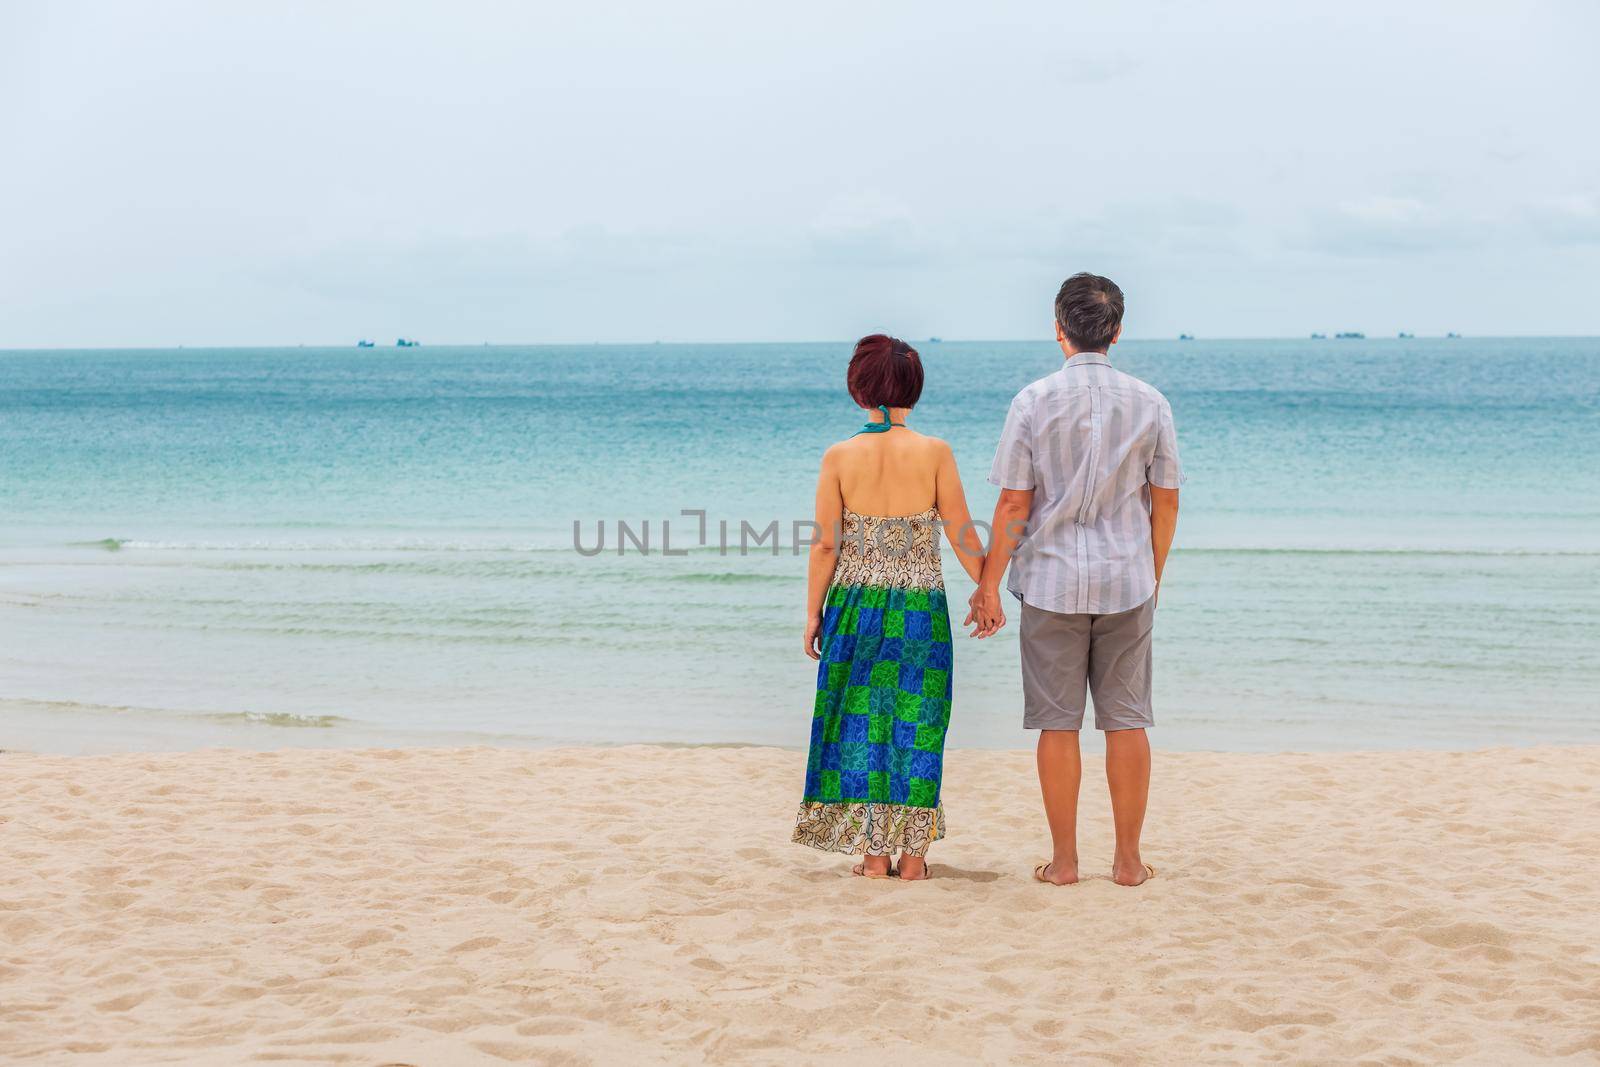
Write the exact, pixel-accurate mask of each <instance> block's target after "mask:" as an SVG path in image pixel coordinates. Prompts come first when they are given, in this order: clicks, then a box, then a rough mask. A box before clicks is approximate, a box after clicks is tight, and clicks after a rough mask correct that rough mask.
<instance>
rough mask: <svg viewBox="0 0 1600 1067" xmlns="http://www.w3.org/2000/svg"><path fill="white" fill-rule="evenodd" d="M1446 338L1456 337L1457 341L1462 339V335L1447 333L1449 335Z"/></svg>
mask: <svg viewBox="0 0 1600 1067" xmlns="http://www.w3.org/2000/svg"><path fill="white" fill-rule="evenodd" d="M1445 336H1446V337H1454V338H1457V339H1459V338H1460V337H1461V335H1460V334H1459V333H1447V334H1445Z"/></svg>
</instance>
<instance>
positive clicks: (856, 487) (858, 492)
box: [829, 426, 950, 516]
mask: <svg viewBox="0 0 1600 1067" xmlns="http://www.w3.org/2000/svg"><path fill="white" fill-rule="evenodd" d="M829 452H830V453H832V457H833V458H834V459H835V460H836V461H837V463H838V467H837V471H838V478H839V492H840V495H841V496H842V497H843V499H844V506H845V507H847V508H849V509H850V510H851V511H853V512H855V513H856V514H857V515H886V516H893V515H920V514H922V513H923V512H924V511H927V510H928V509H929V508H931V507H934V506H935V505H936V504H937V503H938V477H939V467H940V464H942V463H943V462H944V461H945V457H947V456H948V455H949V453H950V449H949V448H948V446H946V445H945V443H944V442H943V441H941V440H939V439H938V438H936V437H925V436H923V435H922V434H920V433H917V432H916V431H915V430H909V429H906V428H905V427H902V426H897V427H895V428H894V429H892V430H890V431H888V432H887V433H874V434H861V435H860V436H857V437H852V438H849V439H848V440H845V441H841V442H839V443H838V444H836V445H834V446H833V448H831V449H829Z"/></svg>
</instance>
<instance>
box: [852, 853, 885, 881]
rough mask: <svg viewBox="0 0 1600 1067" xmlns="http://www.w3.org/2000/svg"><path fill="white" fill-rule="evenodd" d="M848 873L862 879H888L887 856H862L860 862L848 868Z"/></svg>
mask: <svg viewBox="0 0 1600 1067" xmlns="http://www.w3.org/2000/svg"><path fill="white" fill-rule="evenodd" d="M850 873H851V874H854V875H858V876H860V877H863V878H887V877H889V857H888V856H863V857H862V859H861V862H860V863H858V864H856V865H855V866H854V867H851V868H850Z"/></svg>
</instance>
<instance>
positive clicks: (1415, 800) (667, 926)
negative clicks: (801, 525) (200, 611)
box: [0, 747, 1600, 1064]
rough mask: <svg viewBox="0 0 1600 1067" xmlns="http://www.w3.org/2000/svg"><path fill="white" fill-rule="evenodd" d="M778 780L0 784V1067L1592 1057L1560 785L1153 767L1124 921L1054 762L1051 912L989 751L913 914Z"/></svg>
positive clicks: (1584, 898) (74, 779) (895, 889)
mask: <svg viewBox="0 0 1600 1067" xmlns="http://www.w3.org/2000/svg"><path fill="white" fill-rule="evenodd" d="M802 761H803V756H802V755H801V754H800V753H798V752H792V751H784V750H777V749H761V748H683V749H671V748H647V747H632V748H615V749H568V750H549V751H527V750H509V749H506V750H502V749H454V750H427V749H415V750H400V751H380V750H370V751H338V750H335V751H307V750H288V751H277V752H265V753H251V752H242V751H229V750H214V751H202V752H192V753H178V754H163V755H143V754H141V755H117V756H86V757H49V756H36V755H28V754H22V753H7V754H4V755H0V774H3V779H4V783H5V788H4V792H3V795H0V1060H4V1061H6V1062H70V1063H75V1064H127V1063H141V1064H144V1063H205V1064H215V1063H239V1062H273V1063H362V1064H382V1063H411V1064H458V1063H461V1064H470V1063H504V1062H508V1061H509V1062H536V1063H537V1062H549V1063H574V1064H576V1063H622V1062H628V1063H639V1062H665V1061H707V1062H720V1063H733V1062H774V1063H777V1062H824V1061H828V1062H836V1061H838V1060H839V1058H840V1057H846V1056H852V1057H853V1056H857V1055H862V1054H872V1053H868V1051H867V1050H868V1048H869V1047H876V1049H877V1050H878V1051H879V1053H881V1054H884V1055H888V1056H892V1057H894V1058H895V1059H896V1060H899V1061H905V1062H915V1063H919V1064H939V1063H963V1062H973V1061H974V1060H979V1059H981V1060H987V1061H991V1062H1002V1061H1013V1062H1015V1061H1059V1060H1061V1059H1063V1058H1065V1057H1068V1056H1071V1057H1074V1058H1079V1057H1081V1058H1084V1059H1089V1060H1098V1061H1104V1062H1112V1063H1138V1062H1252V1061H1267V1060H1272V1061H1276V1062H1341V1063H1347V1062H1356V1061H1360V1062H1424V1063H1431V1062H1444V1061H1460V1060H1470V1061H1475V1062H1485V1063H1489V1062H1494V1063H1509V1062H1529V1061H1535V1060H1565V1061H1568V1062H1573V1063H1589V1062H1596V1061H1597V1060H1600V928H1597V927H1596V925H1595V916H1596V915H1597V914H1600V888H1597V883H1596V879H1595V867H1594V845H1595V842H1596V840H1597V839H1600V804H1597V803H1596V801H1597V799H1600V798H1597V796H1596V792H1595V788H1596V785H1597V783H1600V749H1597V748H1593V747H1579V748H1541V749H1518V750H1504V749H1502V750H1495V751H1485V752H1474V753H1435V752H1407V753H1384V754H1333V755H1275V756H1247V755H1233V754H1227V755H1221V754H1218V755H1212V754H1170V753H1158V756H1157V763H1156V772H1155V774H1156V786H1155V790H1154V794H1153V798H1152V804H1151V813H1150V822H1149V829H1148V832H1147V850H1146V858H1147V859H1149V860H1150V861H1151V862H1153V863H1154V864H1155V865H1156V866H1157V867H1158V868H1159V869H1160V875H1159V877H1158V878H1157V879H1156V880H1155V881H1153V882H1151V883H1150V884H1149V885H1147V886H1144V887H1141V888H1138V889H1123V888H1120V887H1118V886H1115V885H1113V884H1112V883H1111V882H1110V881H1109V880H1108V879H1107V878H1106V877H1104V873H1103V872H1104V866H1105V861H1106V860H1107V859H1108V858H1109V854H1110V840H1109V811H1108V805H1107V802H1106V799H1105V795H1104V786H1103V780H1102V779H1100V778H1099V777H1098V774H1099V767H1098V764H1097V763H1093V761H1091V765H1090V766H1088V767H1086V768H1085V771H1086V775H1085V794H1084V795H1085V804H1084V812H1083V818H1084V821H1085V825H1084V827H1083V848H1084V860H1085V867H1086V870H1088V871H1089V872H1090V873H1092V874H1094V875H1095V876H1094V877H1091V878H1089V879H1088V880H1086V881H1085V882H1083V883H1081V884H1080V885H1078V886H1076V887H1069V888H1063V889H1052V888H1049V887H1046V886H1042V885H1038V884H1035V883H1033V882H1032V881H1030V880H1029V877H1028V876H1029V871H1030V869H1031V866H1032V864H1033V863H1034V862H1035V861H1036V860H1039V859H1042V858H1044V854H1045V849H1046V844H1045V837H1044V833H1043V827H1042V825H1041V819H1040V817H1039V812H1038V804H1037V799H1036V796H1035V784H1034V780H1033V774H1032V760H1031V755H1030V754H1029V753H1026V752H983V751H954V752H952V753H951V754H950V758H949V763H948V772H947V778H946V787H945V788H946V798H947V799H946V803H947V808H948V814H949V822H950V832H951V836H950V838H949V840H948V841H946V842H943V843H941V844H940V845H939V846H936V847H935V849H934V850H933V852H932V855H931V860H932V870H933V874H934V880H932V881H930V882H928V883H924V884H901V883H898V882H887V881H886V882H868V881H865V880H862V879H857V878H851V877H849V876H848V875H847V873H846V871H847V865H848V864H847V861H846V860H845V859H844V858H842V857H837V856H829V855H824V854H821V853H816V852H812V851H809V850H806V849H802V848H800V847H798V846H795V845H791V844H790V843H789V842H788V832H789V828H790V825H791V820H792V815H793V806H794V802H795V799H796V796H797V789H798V787H799V780H800V768H801V763H802ZM874 1055H875V1054H874Z"/></svg>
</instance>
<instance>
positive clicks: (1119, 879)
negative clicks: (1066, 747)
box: [1041, 730, 1150, 885]
mask: <svg viewBox="0 0 1600 1067" xmlns="http://www.w3.org/2000/svg"><path fill="white" fill-rule="evenodd" d="M1041 744H1042V742H1041ZM1073 747H1074V749H1076V747H1077V746H1076V745H1074V746H1073ZM1041 751H1042V748H1041ZM1041 766H1042V757H1041ZM1106 784H1107V785H1109V786H1110V787H1111V821H1112V822H1113V824H1115V826H1116V828H1117V850H1116V853H1115V856H1114V858H1113V859H1112V861H1111V880H1112V881H1114V882H1116V883H1117V884H1118V885H1138V884H1139V883H1140V882H1142V881H1144V879H1145V875H1146V871H1145V869H1144V861H1143V860H1142V859H1140V857H1139V832H1140V831H1141V830H1143V829H1144V809H1145V804H1146V802H1147V801H1148V800H1149V798H1150V741H1149V739H1148V738H1147V737H1145V733H1144V731H1143V730H1110V731H1108V732H1107V733H1106Z"/></svg>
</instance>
